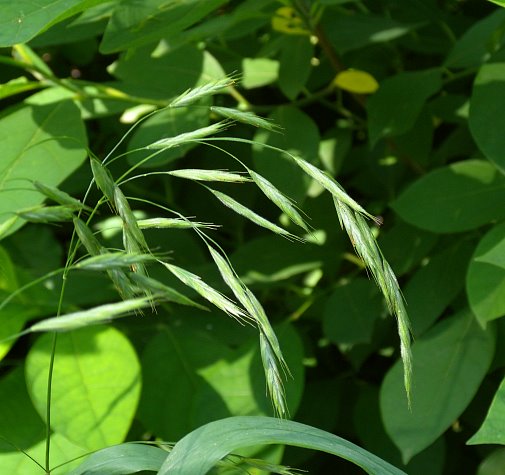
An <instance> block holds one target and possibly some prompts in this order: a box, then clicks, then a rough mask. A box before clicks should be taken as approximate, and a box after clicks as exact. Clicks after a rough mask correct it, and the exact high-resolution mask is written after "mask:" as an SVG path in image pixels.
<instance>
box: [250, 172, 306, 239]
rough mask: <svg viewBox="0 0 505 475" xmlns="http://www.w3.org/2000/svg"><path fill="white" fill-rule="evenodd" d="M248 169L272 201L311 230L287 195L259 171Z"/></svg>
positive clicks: (301, 225) (303, 227) (289, 216)
mask: <svg viewBox="0 0 505 475" xmlns="http://www.w3.org/2000/svg"><path fill="white" fill-rule="evenodd" d="M248 171H249V174H250V175H251V178H252V179H253V180H254V182H255V183H256V185H258V188H259V189H260V190H261V191H262V192H263V193H264V194H265V196H266V197H267V198H268V199H269V200H270V201H272V202H273V203H274V204H275V205H276V206H277V207H278V208H279V209H281V210H282V211H283V213H284V214H285V215H286V216H287V217H288V218H289V219H290V220H291V221H292V222H293V223H295V224H296V225H297V226H300V227H301V228H302V229H304V230H305V231H307V232H310V229H309V227H308V225H307V223H306V222H305V220H304V219H303V218H302V216H301V214H300V213H299V212H298V210H297V209H296V207H295V206H294V205H293V203H292V202H291V200H290V199H289V198H288V197H287V196H285V195H284V194H283V193H282V192H281V191H280V190H279V189H278V188H276V187H275V186H274V185H273V184H272V183H271V182H270V181H268V180H267V179H266V178H265V177H263V176H261V175H260V174H259V173H256V172H255V171H253V170H248Z"/></svg>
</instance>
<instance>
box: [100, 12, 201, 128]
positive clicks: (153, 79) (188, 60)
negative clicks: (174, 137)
mask: <svg viewBox="0 0 505 475" xmlns="http://www.w3.org/2000/svg"><path fill="white" fill-rule="evenodd" d="M122 8H124V7H122ZM202 69H203V53H202V51H200V50H199V49H198V48H197V47H196V46H194V45H188V46H184V47H182V48H179V49H176V50H175V51H172V50H170V48H166V47H164V46H163V45H159V46H157V47H153V45H148V46H143V47H141V48H137V49H135V50H134V51H133V52H132V51H128V53H123V54H122V55H121V56H120V58H119V60H118V61H117V62H115V63H113V64H112V66H111V67H110V68H109V70H110V72H111V73H112V74H113V75H114V76H115V77H117V78H119V79H121V80H122V88H123V89H124V90H125V91H126V92H129V91H130V90H131V94H132V95H133V96H139V97H149V98H155V99H169V98H171V97H174V96H176V95H179V94H181V93H182V92H184V91H185V90H186V89H189V88H190V87H193V86H195V85H196V83H197V81H198V79H199V78H200V75H201V74H202ZM169 130H170V129H169Z"/></svg>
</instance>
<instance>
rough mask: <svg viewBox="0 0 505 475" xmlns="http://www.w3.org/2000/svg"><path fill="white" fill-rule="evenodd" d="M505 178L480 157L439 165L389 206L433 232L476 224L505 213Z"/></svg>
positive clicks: (500, 216) (416, 224) (454, 230)
mask: <svg viewBox="0 0 505 475" xmlns="http://www.w3.org/2000/svg"><path fill="white" fill-rule="evenodd" d="M502 201H505V178H504V177H503V176H502V175H501V174H500V173H499V172H498V170H497V169H496V168H495V167H494V166H493V165H491V164H490V163H487V162H485V161H483V160H466V161H463V162H457V163H454V164H452V165H449V166H446V167H443V168H439V169H437V170H434V171H432V172H430V173H429V174H427V175H425V176H423V177H422V178H420V179H419V180H417V181H415V182H414V183H413V184H411V185H410V186H409V187H408V188H407V189H406V190H405V191H404V192H403V193H402V194H401V195H400V196H399V197H398V199H397V200H396V201H394V202H393V203H392V207H393V209H394V210H395V211H396V212H397V213H398V214H399V215H400V216H401V218H402V219H404V220H405V221H407V222H408V223H409V224H412V225H413V226H416V227H419V228H421V229H426V230H428V231H432V232H436V233H454V232H461V231H468V230H470V229H475V228H478V227H479V226H482V225H484V224H487V223H489V222H491V221H494V220H496V219H502V218H504V217H505V208H504V207H503V206H501V202H502Z"/></svg>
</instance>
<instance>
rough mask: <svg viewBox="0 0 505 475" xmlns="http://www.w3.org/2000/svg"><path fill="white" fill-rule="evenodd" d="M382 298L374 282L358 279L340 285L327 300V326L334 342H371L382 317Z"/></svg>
mask: <svg viewBox="0 0 505 475" xmlns="http://www.w3.org/2000/svg"><path fill="white" fill-rule="evenodd" d="M381 311H382V300H381V298H380V295H379V292H378V290H377V287H376V286H375V284H374V282H373V281H370V280H367V279H363V278H358V279H354V280H352V281H351V282H350V283H348V284H346V285H342V286H341V287H337V288H336V289H335V290H334V291H333V292H332V293H331V295H330V297H329V298H328V300H327V301H326V304H325V307H324V313H323V329H324V333H325V335H326V337H327V338H328V339H329V340H330V341H332V342H334V343H337V344H339V343H342V344H351V345H352V344H355V343H364V342H369V341H370V339H371V337H372V333H373V329H374V321H375V319H376V318H377V317H380V315H381Z"/></svg>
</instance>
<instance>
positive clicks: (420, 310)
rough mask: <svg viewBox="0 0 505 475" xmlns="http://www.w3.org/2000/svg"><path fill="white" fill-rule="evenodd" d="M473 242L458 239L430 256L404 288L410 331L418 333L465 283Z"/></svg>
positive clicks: (440, 312) (421, 331)
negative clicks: (458, 240)
mask: <svg viewBox="0 0 505 475" xmlns="http://www.w3.org/2000/svg"><path fill="white" fill-rule="evenodd" d="M473 247H474V246H473V244H472V243H468V242H465V241H463V242H459V243H457V244H456V245H455V246H452V247H450V248H449V249H447V250H444V251H442V252H441V253H439V254H436V255H435V256H433V257H432V258H430V260H429V262H428V263H427V264H426V265H425V266H424V267H421V268H420V269H419V270H418V271H417V272H416V273H415V274H414V275H413V277H412V278H411V279H410V280H409V282H408V283H407V285H406V286H405V288H404V295H405V300H406V302H407V304H408V309H409V317H410V322H411V323H412V332H413V334H414V335H415V336H416V337H418V336H420V335H421V333H423V332H424V331H425V330H426V329H428V328H429V327H430V326H431V325H432V324H433V323H434V322H435V320H436V319H437V318H438V317H440V315H442V312H443V311H444V310H445V308H446V307H447V306H448V305H449V304H450V303H451V302H452V301H453V299H454V298H455V297H456V296H457V295H458V294H459V292H460V291H461V290H462V289H463V287H464V285H465V272H466V268H467V266H468V260H469V258H470V256H471V254H472V251H473Z"/></svg>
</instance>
